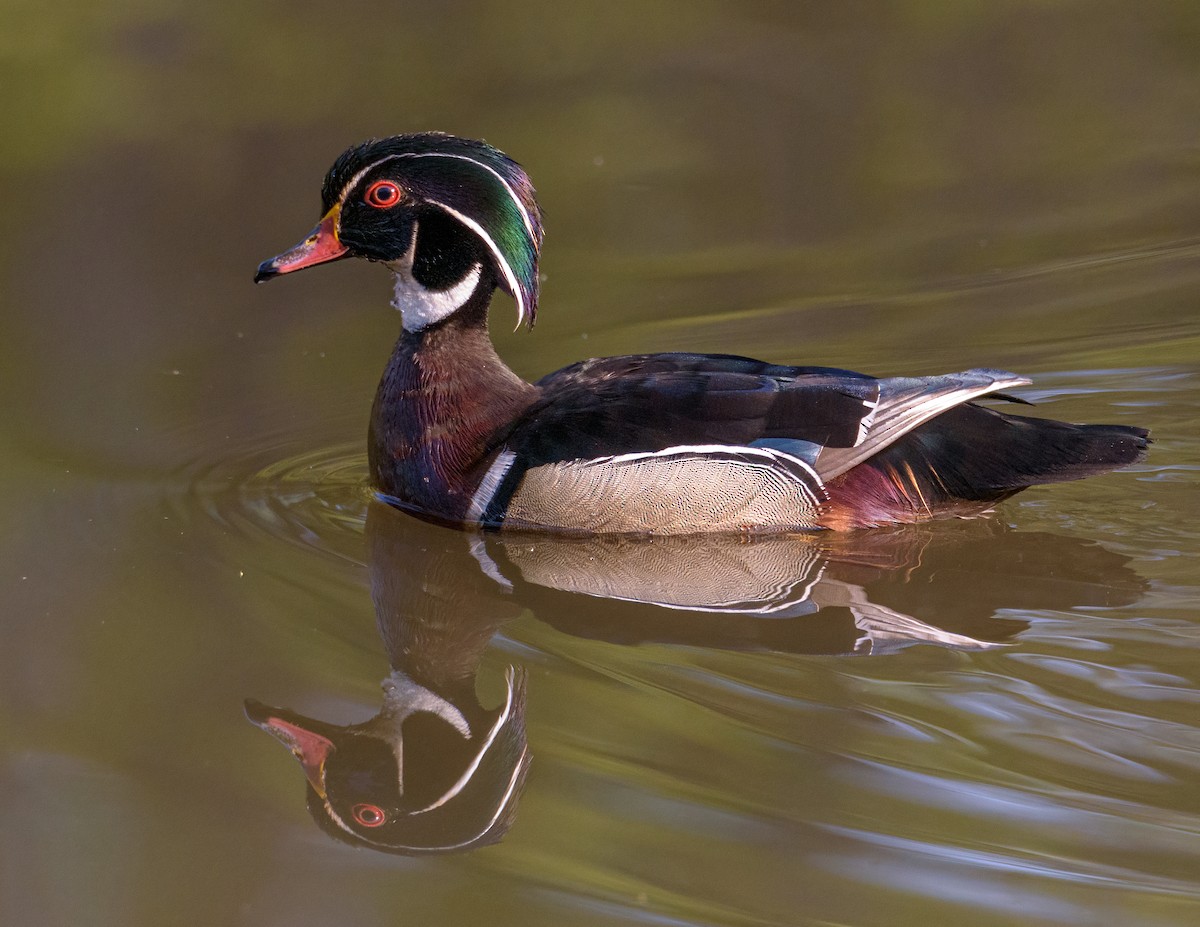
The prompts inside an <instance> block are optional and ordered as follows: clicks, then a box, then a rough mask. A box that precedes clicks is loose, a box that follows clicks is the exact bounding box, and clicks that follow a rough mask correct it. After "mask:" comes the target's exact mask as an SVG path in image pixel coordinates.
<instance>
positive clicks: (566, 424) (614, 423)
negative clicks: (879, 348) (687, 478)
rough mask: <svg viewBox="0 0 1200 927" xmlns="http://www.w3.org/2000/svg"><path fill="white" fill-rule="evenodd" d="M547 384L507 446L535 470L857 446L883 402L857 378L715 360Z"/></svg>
mask: <svg viewBox="0 0 1200 927" xmlns="http://www.w3.org/2000/svg"><path fill="white" fill-rule="evenodd" d="M537 385H538V386H539V387H541V389H542V390H543V399H542V401H541V402H539V403H537V404H535V405H534V406H533V407H532V408H530V409H529V411H528V412H527V413H526V414H525V415H524V416H523V417H522V418H521V419H520V420H519V421H518V422H517V423H516V425H515V427H514V429H513V431H512V432H511V433H510V435H509V436H508V440H507V447H508V448H510V449H511V450H512V451H514V452H515V453H516V455H517V456H518V458H520V459H522V460H523V461H525V462H527V463H528V465H529V466H538V465H540V464H544V463H554V462H558V461H562V460H577V459H589V458H595V457H603V456H610V455H614V454H631V453H652V452H655V451H661V450H664V449H666V448H669V447H682V446H710V445H724V446H735V447H737V446H750V445H752V444H753V443H754V442H756V441H760V440H761V439H787V440H791V441H793V442H805V443H807V444H809V445H812V446H813V447H812V450H815V449H817V448H821V447H849V446H852V445H853V444H854V443H855V441H856V440H857V438H858V433H859V426H860V424H861V422H862V421H863V419H864V418H865V417H866V416H867V415H868V414H869V413H870V412H871V411H872V409H873V408H874V406H875V402H876V400H877V398H878V394H879V387H878V381H877V380H875V379H874V378H872V377H868V376H864V375H862V374H857V373H852V372H850V371H845V370H835V369H831V368H824V367H784V366H779V365H775V364H766V363H763V362H761V361H756V360H751V359H750V358H745V357H734V356H731V355H712V354H650V355H633V356H628V357H606V358H597V359H593V360H587V361H582V362H580V363H578V364H574V365H572V366H570V367H566V368H564V369H562V370H559V371H557V372H555V373H552V374H550V375H548V376H546V377H545V378H543V379H542V380H541V381H539V382H538V384H537ZM800 456H804V455H803V454H801V455H800Z"/></svg>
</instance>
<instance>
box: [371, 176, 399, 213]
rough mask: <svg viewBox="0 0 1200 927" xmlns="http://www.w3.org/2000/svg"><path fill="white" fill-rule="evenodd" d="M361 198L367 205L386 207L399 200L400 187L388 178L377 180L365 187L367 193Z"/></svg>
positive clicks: (393, 204)
mask: <svg viewBox="0 0 1200 927" xmlns="http://www.w3.org/2000/svg"><path fill="white" fill-rule="evenodd" d="M363 199H364V200H366V201H367V205H368V206H374V207H375V208H376V209H387V208H388V207H389V206H395V205H396V204H397V203H399V202H400V188H399V187H398V186H396V184H394V183H392V182H391V181H390V180H377V181H375V182H374V183H373V184H371V186H369V187H367V193H366V195H365V196H364V197H363Z"/></svg>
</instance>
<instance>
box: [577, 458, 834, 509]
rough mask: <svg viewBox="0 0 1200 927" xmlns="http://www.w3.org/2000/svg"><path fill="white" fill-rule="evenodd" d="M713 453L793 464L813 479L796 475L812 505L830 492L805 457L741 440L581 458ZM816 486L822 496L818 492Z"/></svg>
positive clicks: (595, 461) (594, 461) (592, 462)
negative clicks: (730, 442) (740, 441)
mask: <svg viewBox="0 0 1200 927" xmlns="http://www.w3.org/2000/svg"><path fill="white" fill-rule="evenodd" d="M714 454H733V455H735V456H737V457H761V458H763V462H764V463H766V464H768V465H769V466H770V467H771V468H772V469H779V468H780V467H783V468H785V469H786V468H787V467H788V466H796V467H799V468H800V469H801V470H803V471H804V472H805V473H806V474H808V476H809V477H810V478H811V480H812V484H811V485H810V484H809V483H808V482H807V481H805V480H803V479H799V480H797V481H796V483H797V485H798V486H799V487H800V489H801V491H802V492H803V493H804V494H805V495H806V496H807V497H808V498H809V499H810V500H811V501H812V504H813V506H814V508H817V507H820V505H821V503H822V502H824V501H826V500H828V498H829V495H828V493H827V492H826V490H825V484H824V483H822V482H821V478H820V477H819V476H817V471H816V470H814V469H813V468H812V467H811V466H810V465H809V464H808V463H807V462H806V461H804V460H801V459H800V458H799V457H793V456H792V455H791V454H785V453H784V452H783V451H777V450H775V449H774V448H771V447H747V446H746V445H744V444H680V445H676V446H675V447H665V448H663V449H662V450H661V451H640V452H637V453H633V454H617V455H615V456H612V457H594V458H591V459H588V460H584V461H582V463H583V465H584V466H585V467H593V466H602V465H604V464H607V463H616V464H621V463H634V462H636V461H639V460H650V459H652V458H655V457H658V458H667V457H689V456H693V457H700V458H703V457H706V456H709V455H714ZM814 487H815V490H819V491H820V493H821V497H820V498H819V497H818V496H817V492H816V491H815V490H814Z"/></svg>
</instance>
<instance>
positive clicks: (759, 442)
mask: <svg viewBox="0 0 1200 927" xmlns="http://www.w3.org/2000/svg"><path fill="white" fill-rule="evenodd" d="M1026 382H1028V381H1026V380H1024V379H1022V378H1021V377H1017V376H1015V375H1014V374H1010V373H1005V372H1003V371H992V370H973V371H966V372H965V373H961V374H950V375H947V376H942V377H926V378H918V379H906V378H897V379H885V380H877V379H875V378H873V377H868V376H865V375H863V374H859V373H853V372H850V371H846V370H835V369H831V368H825V367H782V366H777V365H773V364H765V363H762V362H761V361H755V360H751V359H749V358H744V357H734V356H729V355H704V354H653V355H638V356H630V357H612V358H601V359H596V360H589V361H583V362H582V363H579V364H576V365H574V366H572V367H567V368H565V369H563V370H560V371H558V372H557V373H553V374H551V375H549V376H548V377H546V378H544V379H543V380H542V381H540V382H539V384H538V386H539V387H540V388H541V390H542V397H541V399H540V400H539V401H538V402H536V403H535V404H534V405H533V406H531V407H530V409H529V410H528V411H527V412H526V413H525V414H524V415H523V416H522V417H521V418H520V419H518V420H517V421H516V422H515V423H514V424H513V426H512V428H511V429H509V430H508V431H507V432H506V433H505V434H503V435H500V436H498V437H499V438H500V441H499V444H498V447H497V454H496V455H495V456H494V458H492V461H491V463H490V464H489V466H488V469H487V471H486V472H485V473H484V474H483V475H482V476H481V478H480V482H479V487H478V489H477V491H476V492H475V494H474V496H473V498H472V501H471V505H470V509H469V515H470V518H471V520H472V521H479V522H481V523H483V524H491V525H495V524H499V523H501V522H503V523H505V524H506V525H509V526H524V527H536V528H547V527H548V528H555V529H562V530H574V531H582V532H585V533H589V534H596V533H659V534H689V533H696V532H705V531H743V530H756V529H771V528H779V529H789V530H790V529H796V528H810V527H817V526H818V525H819V524H820V518H821V513H822V511H823V510H824V509H825V505H826V503H827V502H828V501H829V495H828V493H827V491H826V487H825V483H826V481H828V480H829V479H832V478H834V477H837V476H839V475H840V474H843V473H845V472H846V471H848V470H850V469H852V468H853V467H855V466H856V465H857V464H859V463H861V462H863V461H865V460H868V459H870V458H871V457H872V456H874V455H876V454H878V453H879V452H880V451H881V450H883V449H885V448H887V447H888V446H890V445H891V444H893V443H894V442H895V441H897V440H898V439H900V438H901V437H903V436H904V435H905V434H907V433H909V432H911V431H912V430H913V429H915V428H918V427H919V426H920V425H922V424H924V423H925V422H928V421H929V420H930V419H932V418H934V417H936V416H938V415H940V414H941V413H943V412H945V411H946V410H948V409H951V408H953V407H954V406H956V405H959V404H961V403H964V402H968V401H969V400H971V399H974V398H976V397H978V396H982V395H984V394H986V393H989V392H994V391H996V390H999V389H1003V388H1006V387H1010V386H1017V385H1020V384H1023V383H1026Z"/></svg>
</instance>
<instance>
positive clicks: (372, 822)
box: [350, 802, 387, 827]
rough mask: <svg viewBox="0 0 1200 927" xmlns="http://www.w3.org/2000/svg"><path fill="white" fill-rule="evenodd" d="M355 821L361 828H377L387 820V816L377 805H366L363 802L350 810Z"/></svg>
mask: <svg viewBox="0 0 1200 927" xmlns="http://www.w3.org/2000/svg"><path fill="white" fill-rule="evenodd" d="M350 813H351V814H353V815H354V820H356V821H357V822H358V823H359V824H361V825H362V826H363V827H378V826H379V825H380V824H382V823H384V822H385V821H386V820H387V814H386V813H385V812H384V810H383V809H382V808H380V807H379V806H378V805H368V804H366V803H365V802H363V803H361V804H358V805H355V806H354V807H353V808H351V809H350Z"/></svg>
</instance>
